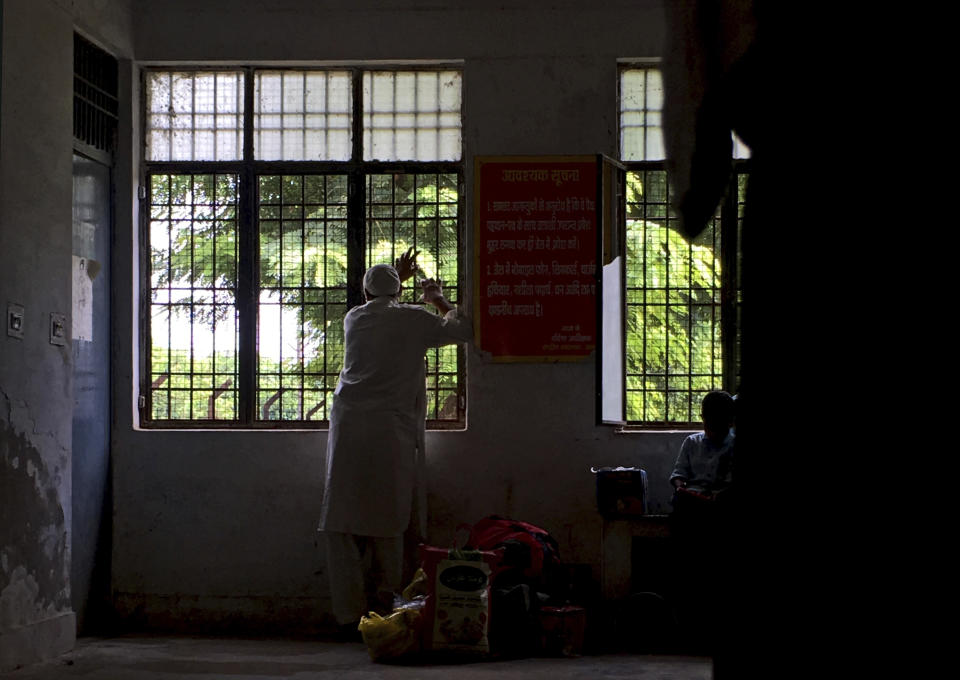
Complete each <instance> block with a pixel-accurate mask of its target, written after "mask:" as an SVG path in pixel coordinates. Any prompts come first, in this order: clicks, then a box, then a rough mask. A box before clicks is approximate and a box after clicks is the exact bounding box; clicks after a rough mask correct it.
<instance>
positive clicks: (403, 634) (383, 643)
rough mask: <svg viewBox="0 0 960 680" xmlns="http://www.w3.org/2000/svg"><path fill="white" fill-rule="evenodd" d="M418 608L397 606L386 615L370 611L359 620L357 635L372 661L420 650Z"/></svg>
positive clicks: (394, 657) (393, 657)
mask: <svg viewBox="0 0 960 680" xmlns="http://www.w3.org/2000/svg"><path fill="white" fill-rule="evenodd" d="M419 627H420V611H419V610H417V609H411V608H403V609H397V610H395V611H394V612H393V613H392V614H390V615H388V616H380V615H379V614H377V613H376V612H370V614H369V616H364V617H363V618H361V619H360V626H359V629H360V634H361V635H362V636H363V642H364V644H366V645H367V652H368V653H369V654H370V658H371V659H373V660H374V661H382V660H385V659H396V658H398V657H401V656H403V655H405V654H410V653H415V652H419V651H420V628H419Z"/></svg>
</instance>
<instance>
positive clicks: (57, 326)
mask: <svg viewBox="0 0 960 680" xmlns="http://www.w3.org/2000/svg"><path fill="white" fill-rule="evenodd" d="M50 344H51V345H66V344H67V317H66V315H64V314H55V313H53V312H50Z"/></svg>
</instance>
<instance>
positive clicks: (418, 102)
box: [363, 71, 462, 161]
mask: <svg viewBox="0 0 960 680" xmlns="http://www.w3.org/2000/svg"><path fill="white" fill-rule="evenodd" d="M460 109H461V74H460V72H459V71H374V72H365V73H364V74H363V112H364V113H363V159H364V160H382V161H388V160H389V161H395V160H414V161H458V160H460V157H461V153H462V149H461V146H462V141H461V125H460Z"/></svg>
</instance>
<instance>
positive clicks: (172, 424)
mask: <svg viewBox="0 0 960 680" xmlns="http://www.w3.org/2000/svg"><path fill="white" fill-rule="evenodd" d="M307 70H336V71H349V72H350V73H351V80H352V99H353V102H352V112H351V130H352V135H353V138H352V140H351V141H352V151H351V158H350V159H349V160H347V161H326V160H320V161H316V160H308V161H290V160H275V161H267V160H256V159H255V158H254V146H253V143H254V134H255V133H254V119H255V113H254V87H255V79H254V75H255V73H256V72H257V71H271V72H284V71H291V72H295V71H307ZM191 71H194V72H204V73H213V72H219V71H229V72H242V73H243V76H244V82H243V88H244V92H243V95H244V110H243V116H242V122H243V149H242V152H241V158H240V159H237V160H228V161H193V160H190V161H186V160H174V161H151V160H147V157H146V153H141V156H140V168H139V177H140V187H141V190H140V193H139V207H140V212H139V217H140V220H139V225H138V227H139V247H138V258H139V277H138V281H139V293H140V294H139V304H138V311H139V313H140V322H139V343H138V367H139V372H140V380H139V384H138V386H137V389H138V390H139V393H138V410H139V416H140V418H139V420H140V427H142V428H144V429H157V430H164V429H171V430H172V429H189V430H197V429H216V430H324V429H328V428H329V420H261V419H259V418H258V417H257V412H256V411H257V396H256V391H257V311H258V305H259V283H258V281H259V259H260V258H259V243H258V234H259V226H260V219H259V214H258V210H257V195H258V194H257V189H258V185H259V177H261V176H263V175H332V174H336V175H343V176H346V177H347V185H348V197H347V255H348V260H347V291H346V292H347V310H349V309H351V308H353V307H354V306H357V305H359V304H363V303H364V301H365V300H364V297H363V284H362V279H363V273H364V271H365V270H366V263H365V257H366V250H367V248H366V235H367V222H366V209H367V206H366V187H367V181H368V177H370V176H372V175H377V174H455V175H456V176H457V178H458V179H457V183H458V191H457V218H456V219H457V273H458V279H459V280H458V281H457V282H456V290H457V291H458V295H457V300H452V302H454V303H456V302H459V301H460V298H461V297H462V296H463V295H464V292H465V289H464V286H465V283H466V277H465V276H464V262H465V259H464V245H463V243H464V241H463V239H464V234H465V225H464V219H465V196H464V186H465V184H464V156H465V154H464V152H463V142H462V138H461V153H460V160H459V161H364V160H363V123H364V120H363V117H364V116H363V88H362V83H363V74H364V73H367V72H382V71H397V72H411V71H428V72H436V71H458V72H459V73H460V74H461V82H462V76H463V64H462V62H429V63H424V64H411V63H399V64H381V63H366V64H327V63H323V64H317V65H302V64H297V65H296V66H289V65H273V64H257V65H249V64H248V65H221V64H203V63H195V62H190V63H176V64H171V63H163V64H157V65H151V64H141V65H140V93H141V96H140V113H141V116H140V130H139V133H140V144H139V147H140V149H141V150H144V149H145V148H146V140H147V119H148V115H149V114H148V113H147V111H146V107H147V77H148V74H150V73H152V72H191ZM461 96H462V95H461ZM460 116H461V121H462V118H463V114H462V108H461V114H460ZM228 173H229V174H235V175H237V177H238V189H237V197H238V206H237V207H238V215H237V242H238V245H237V249H238V261H237V267H238V270H237V295H236V300H235V305H236V314H237V326H238V339H237V347H236V356H237V363H238V367H237V381H238V386H237V418H236V419H231V420H226V419H214V420H211V419H207V418H204V419H200V418H196V419H192V420H188V419H155V418H153V416H152V413H153V411H152V406H153V405H152V392H153V390H152V385H151V363H152V336H151V334H152V323H151V304H152V300H151V280H150V275H151V259H150V245H149V244H150V223H151V215H150V212H151V211H150V206H151V203H152V201H151V190H152V182H151V177H152V176H153V175H165V174H191V175H198V174H228ZM457 358H458V362H457V366H458V381H457V401H458V404H457V419H456V420H450V419H447V420H429V419H428V420H427V423H426V425H427V428H428V429H432V430H462V429H465V428H466V362H465V360H466V353H465V352H464V350H463V347H462V346H459V345H458V346H457ZM338 372H339V369H338ZM428 377H429V374H428ZM328 408H329V407H328Z"/></svg>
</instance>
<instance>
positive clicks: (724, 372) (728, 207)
mask: <svg viewBox="0 0 960 680" xmlns="http://www.w3.org/2000/svg"><path fill="white" fill-rule="evenodd" d="M636 69H658V70H659V69H660V62H659V60H642V61H626V60H624V61H620V62H619V63H618V68H617V120H618V150H619V145H620V141H619V134H620V132H619V131H620V120H621V115H622V102H623V97H624V92H623V88H622V83H623V72H624V71H627V70H636ZM660 125H661V129H662V125H663V121H662V116H661V121H660ZM618 156H620V154H619V153H618ZM619 163H620V164H622V166H623V167H624V170H623V174H624V187H626V177H627V175H629V173H631V172H643V171H662V172H664V173H665V175H666V179H667V184H668V191H672V186H670V177H669V172H668V170H667V161H666V159H661V160H622V159H620V160H619ZM750 165H751V161H750V159H749V158H746V159H744V158H732V159H731V174H730V180H729V183H728V186H727V191H726V192H725V194H724V196H723V198H722V199H721V202H720V204H719V206H718V208H717V211H716V213H715V215H716V219H717V221H718V228H719V230H720V234H719V238H720V253H719V260H720V291H719V292H720V302H719V304H718V305H717V313H718V315H719V325H720V347H721V352H722V357H723V359H722V365H721V369H720V375H721V376H722V377H721V384H720V385H718V386H717V387H715V388H714V389H723V390H725V391H727V392H730V393H731V394H734V393H736V391H737V389H738V386H739V385H738V381H739V374H740V370H739V366H740V332H739V327H740V301H741V283H740V276H741V271H740V270H741V258H742V249H741V240H742V222H743V202H742V201H741V200H740V195H739V194H740V190H739V188H740V181H741V177H744V178H745V177H748V176H749V172H750ZM624 192H625V189H624ZM625 199H626V195H624V200H625ZM625 207H626V206H625ZM668 211H669V213H668V214H672V215H673V217H674V218H675V219H676V214H675V212H674V210H673V207H672V201H668ZM620 214H621V220H622V224H621V225H620V226H621V228H624V229H625V226H626V222H627V210H626V209H624V210H622V211H621V213H620ZM625 254H626V253H625ZM628 265H629V261H627V260H625V262H624V273H625V275H624V284H623V285H624V290H623V295H624V302H623V305H624V310H623V313H624V315H625V316H626V313H627V299H628V289H627V288H626V281H627V276H626V273H627V272H628V271H629V268H628ZM622 332H623V342H624V346H625V347H626V346H627V339H628V337H629V331H628V324H627V322H626V318H624V323H623V324H622ZM625 359H626V356H625ZM623 371H624V397H625V399H624V405H623V409H624V414H623V415H624V422H623V424H622V425H619V426H618V429H619V430H621V431H624V432H642V431H671V430H700V429H702V427H703V423H702V422H700V421H669V420H663V421H659V420H630V419H629V417H628V416H629V413H628V406H627V403H628V402H627V395H628V394H629V391H630V390H629V389H628V387H627V385H628V378H629V377H630V376H632V375H638V374H631V373H629V372H628V364H627V361H626V360H625V361H624V366H623Z"/></svg>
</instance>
